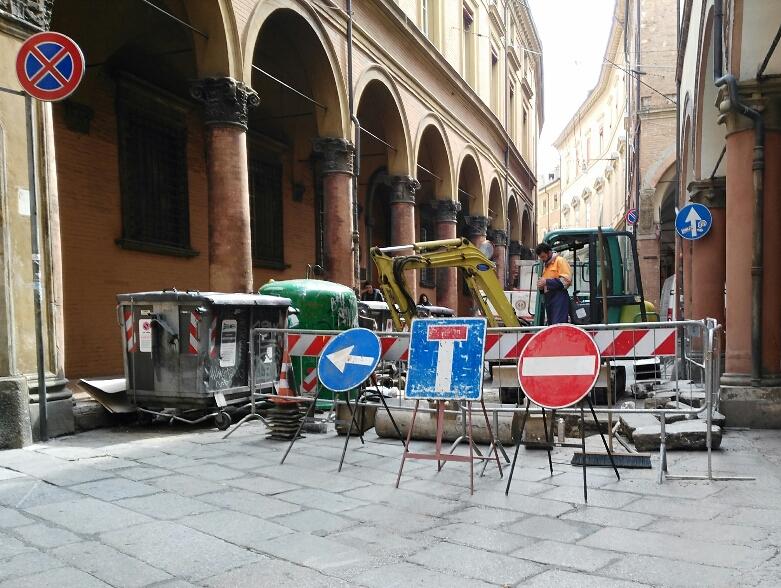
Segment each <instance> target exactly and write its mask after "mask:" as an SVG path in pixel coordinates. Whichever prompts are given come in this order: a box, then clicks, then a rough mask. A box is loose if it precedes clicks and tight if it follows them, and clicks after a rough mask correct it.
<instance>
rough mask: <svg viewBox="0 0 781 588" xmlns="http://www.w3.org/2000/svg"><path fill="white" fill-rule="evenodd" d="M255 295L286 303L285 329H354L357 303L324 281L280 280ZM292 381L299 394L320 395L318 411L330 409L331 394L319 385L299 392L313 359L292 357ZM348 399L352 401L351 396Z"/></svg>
mask: <svg viewBox="0 0 781 588" xmlns="http://www.w3.org/2000/svg"><path fill="white" fill-rule="evenodd" d="M258 293H259V294H264V295H268V296H281V297H283V298H289V299H290V301H291V302H290V314H289V315H288V328H290V329H304V330H316V331H346V330H347V329H352V328H353V327H357V326H358V299H357V298H356V296H355V293H354V292H353V291H352V289H351V288H348V287H347V286H343V285H342V284H337V283H335V282H326V281H325V280H282V281H279V282H269V283H267V284H265V285H263V286H261V288H260V289H259V290H258ZM291 364H292V365H293V381H294V385H295V388H296V390H297V391H299V393H305V394H314V393H315V391H316V390H319V391H320V400H319V401H318V403H317V408H318V409H328V408H330V407H331V402H330V401H331V400H333V392H332V391H331V390H329V389H327V388H324V387H323V386H322V385H321V384H320V383H319V382H318V383H317V388H316V389H312V390H310V391H305V390H303V389H302V382H303V381H304V379H305V378H306V377H307V375H310V374H312V373H313V370H314V369H315V368H316V367H317V359H316V358H314V357H293V358H291ZM351 397H353V398H354V394H353V392H351Z"/></svg>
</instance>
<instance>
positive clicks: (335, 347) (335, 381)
mask: <svg viewBox="0 0 781 588" xmlns="http://www.w3.org/2000/svg"><path fill="white" fill-rule="evenodd" d="M381 353H382V348H381V346H380V340H379V339H378V338H377V335H375V334H374V333H373V332H372V331H370V330H369V329H349V330H347V331H345V332H343V333H340V334H339V335H337V336H336V337H334V338H333V339H331V340H330V341H329V342H328V345H326V346H325V348H324V349H323V353H322V356H321V357H320V363H319V364H318V366H317V377H318V378H320V382H321V383H322V384H323V386H325V387H326V388H328V389H329V390H332V391H334V392H347V391H348V390H352V389H353V388H356V387H357V386H360V385H361V384H363V383H364V382H365V381H366V380H367V379H368V378H369V376H371V374H372V372H373V371H374V368H376V367H377V364H378V363H379V362H380V355H381Z"/></svg>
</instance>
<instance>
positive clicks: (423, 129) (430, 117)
mask: <svg viewBox="0 0 781 588" xmlns="http://www.w3.org/2000/svg"><path fill="white" fill-rule="evenodd" d="M432 133H435V135H436V136H438V138H439V139H438V142H439V143H440V147H441V148H442V153H443V154H444V159H443V160H441V161H438V162H437V163H438V164H441V165H438V166H437V167H438V168H439V169H440V171H441V173H437V172H435V173H437V176H439V177H438V178H437V182H438V184H437V186H436V190H435V191H436V197H437V198H449V199H451V200H455V198H454V197H453V184H454V182H453V164H452V162H453V151H452V149H451V148H450V141H449V140H448V136H447V131H446V130H445V125H444V124H443V123H442V120H441V119H440V118H439V117H438V116H437V115H436V114H434V113H428V114H427V115H426V116H424V117H423V120H421V121H420V124H419V125H418V133H417V136H416V138H415V162H416V166H417V165H419V164H420V155H421V149H422V148H423V147H424V140H426V139H427V137H432V136H434V135H432ZM432 140H433V139H432ZM421 171H422V170H420V169H416V174H414V175H415V176H416V177H417V178H418V179H419V180H421V177H420V175H421ZM431 171H434V170H431ZM423 173H424V175H425V172H423ZM422 182H423V181H422V180H421V183H422Z"/></svg>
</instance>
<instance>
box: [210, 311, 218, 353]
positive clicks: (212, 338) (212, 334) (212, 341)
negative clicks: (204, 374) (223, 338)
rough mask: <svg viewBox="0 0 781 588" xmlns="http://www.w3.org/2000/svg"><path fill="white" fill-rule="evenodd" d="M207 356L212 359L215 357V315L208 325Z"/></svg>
mask: <svg viewBox="0 0 781 588" xmlns="http://www.w3.org/2000/svg"><path fill="white" fill-rule="evenodd" d="M209 357H211V358H212V359H214V358H216V357H217V316H216V315H215V316H213V317H212V322H211V324H210V325H209Z"/></svg>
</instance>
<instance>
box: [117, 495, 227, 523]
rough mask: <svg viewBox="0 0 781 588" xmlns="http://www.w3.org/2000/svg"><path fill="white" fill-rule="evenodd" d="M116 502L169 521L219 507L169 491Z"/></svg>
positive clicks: (124, 506)
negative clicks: (169, 492)
mask: <svg viewBox="0 0 781 588" xmlns="http://www.w3.org/2000/svg"><path fill="white" fill-rule="evenodd" d="M116 504H117V505H119V506H121V507H123V508H127V509H129V510H133V511H135V512H140V513H141V514H145V515H147V516H150V517H153V518H155V519H162V520H168V521H170V520H175V519H180V518H182V517H185V516H187V515H194V514H200V513H202V512H208V511H211V510H216V509H217V508H218V507H216V506H214V505H213V504H208V503H206V502H203V501H200V500H195V499H193V498H188V497H187V496H178V495H176V494H168V493H160V494H150V495H148V496H139V497H136V498H126V499H124V500H117V501H116Z"/></svg>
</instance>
